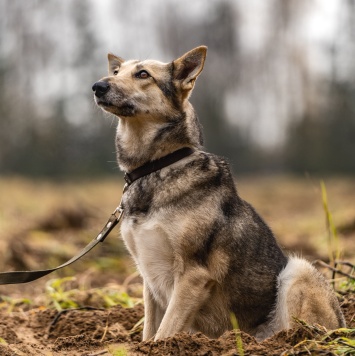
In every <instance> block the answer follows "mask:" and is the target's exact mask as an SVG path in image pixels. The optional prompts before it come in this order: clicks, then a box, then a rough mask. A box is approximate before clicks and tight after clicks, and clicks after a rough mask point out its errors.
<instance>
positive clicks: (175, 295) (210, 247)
mask: <svg viewBox="0 0 355 356" xmlns="http://www.w3.org/2000/svg"><path fill="white" fill-rule="evenodd" d="M206 54H207V47H205V46H200V47H197V48H195V49H193V50H191V51H189V52H187V53H185V54H184V55H183V56H181V57H180V58H178V59H176V60H174V61H172V62H170V63H162V62H159V61H155V60H144V61H139V60H128V61H125V60H123V59H122V58H120V57H117V56H115V55H113V54H109V55H108V62H109V74H108V76H106V77H104V78H102V79H100V81H98V82H96V83H95V84H94V86H93V88H92V89H93V91H94V92H95V94H94V97H95V101H96V103H97V105H98V106H99V107H101V108H102V109H103V110H104V111H106V112H108V113H111V114H113V115H115V116H117V117H118V126H117V134H116V148H117V161H118V165H119V167H120V168H121V170H123V171H124V172H127V174H128V176H129V175H130V173H131V172H137V171H142V170H143V171H144V170H146V169H147V167H148V168H152V167H153V168H152V169H151V170H149V169H148V172H146V173H145V175H143V176H142V175H138V178H137V177H136V178H135V180H134V181H133V182H132V181H128V183H129V186H128V188H127V189H125V191H124V194H123V198H122V207H123V209H124V213H123V219H122V223H121V235H122V237H123V240H124V242H125V245H126V247H127V248H128V250H129V252H130V254H131V255H132V256H133V259H134V261H135V263H136V265H137V268H138V270H139V272H140V274H141V275H142V278H143V284H144V290H143V292H144V306H145V320H144V328H143V339H144V340H148V339H153V338H154V339H155V340H158V339H163V338H166V337H169V336H172V335H174V334H176V333H178V332H182V331H186V332H191V333H193V332H202V333H204V334H205V335H207V336H208V337H211V338H217V337H219V336H220V335H221V334H223V333H224V332H225V331H226V330H230V329H232V323H231V315H232V313H234V314H235V316H236V318H237V320H238V324H239V327H240V329H241V330H243V331H245V332H247V333H249V334H250V335H253V336H255V337H256V338H257V339H258V340H263V339H265V338H267V337H269V336H271V335H273V334H274V333H276V332H278V331H280V330H283V329H288V328H291V327H292V326H293V325H294V323H295V321H294V318H298V319H302V320H304V321H306V322H308V323H318V324H321V325H324V326H325V327H326V328H329V329H336V328H339V327H344V326H345V321H344V317H343V315H342V312H341V310H340V306H339V303H338V300H337V298H336V296H335V294H334V292H333V291H332V289H331V287H330V286H329V284H328V283H327V281H326V280H325V278H324V277H323V276H322V275H321V273H319V272H318V271H317V270H316V269H315V268H314V267H313V266H312V265H311V264H310V263H308V262H307V261H305V260H303V259H301V258H298V257H294V256H291V257H286V255H285V254H284V253H283V252H282V250H281V248H280V247H279V246H278V244H277V242H276V239H275V237H274V235H273V233H272V232H271V230H270V228H269V227H268V226H267V225H266V223H265V222H264V221H263V220H262V218H261V217H260V216H259V215H258V214H257V213H256V211H255V210H254V209H253V207H252V206H251V205H250V204H248V203H247V202H245V201H244V200H242V199H241V198H240V197H239V195H238V193H237V190H236V186H235V183H234V181H233V176H232V174H231V171H230V168H229V165H228V163H227V162H226V161H225V160H224V159H223V158H221V157H218V156H216V155H214V154H211V153H208V152H206V151H205V150H204V149H203V135H202V128H201V125H200V123H199V121H198V118H197V115H196V113H195V111H194V108H193V107H192V105H191V103H190V102H189V97H190V95H191V92H192V90H193V88H194V85H195V82H196V79H197V77H198V76H199V75H200V73H201V71H202V69H203V67H204V62H205V59H206ZM211 85H213V84H212V83H211ZM183 150H187V152H185V153H184V154H183V157H175V156H176V155H177V154H176V152H181V151H183ZM172 156H173V158H175V159H174V160H173V161H171V159H170V158H171V157H172ZM164 161H167V162H165V163H164ZM162 162H163V164H162ZM154 166H155V168H154ZM142 167H143V168H142Z"/></svg>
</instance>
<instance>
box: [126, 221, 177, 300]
mask: <svg viewBox="0 0 355 356" xmlns="http://www.w3.org/2000/svg"><path fill="white" fill-rule="evenodd" d="M121 234H122V238H123V240H124V242H125V244H126V246H127V248H128V250H129V252H130V253H131V255H132V256H133V258H134V260H135V262H136V264H137V266H138V269H139V271H140V273H141V275H142V277H143V279H144V281H145V283H147V284H148V286H149V288H150V291H151V292H152V293H153V295H154V297H155V299H156V300H157V301H158V302H159V303H160V304H161V306H162V307H164V306H166V305H167V304H168V302H169V300H170V297H171V294H172V289H173V283H174V277H173V276H174V249H173V243H172V240H171V238H172V237H171V235H170V234H169V231H167V229H166V228H165V227H164V223H163V221H162V220H161V219H159V218H158V217H154V216H153V217H150V218H149V220H148V219H145V218H139V219H137V218H133V217H126V218H125V219H124V220H123V222H122V225H121Z"/></svg>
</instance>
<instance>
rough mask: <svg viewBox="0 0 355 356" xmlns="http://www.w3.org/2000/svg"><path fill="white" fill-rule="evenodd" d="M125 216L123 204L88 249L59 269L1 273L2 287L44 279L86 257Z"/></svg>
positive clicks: (0, 282)
mask: <svg viewBox="0 0 355 356" xmlns="http://www.w3.org/2000/svg"><path fill="white" fill-rule="evenodd" d="M122 215H123V208H122V204H120V205H119V206H118V207H117V208H116V209H115V211H114V212H113V213H112V214H111V216H110V218H109V219H108V220H107V223H106V224H105V226H104V227H103V228H102V230H101V231H100V233H99V234H98V235H97V237H95V238H94V239H93V240H92V241H91V242H90V243H89V244H88V245H86V247H84V248H83V249H82V250H81V251H80V252H79V253H78V254H77V255H76V256H74V257H73V258H71V259H70V260H69V261H67V262H65V263H63V264H61V265H60V266H58V267H55V268H51V269H44V270H37V271H13V272H1V273H0V285H3V284H20V283H27V282H32V281H34V280H36V279H38V278H41V277H44V276H46V275H47V274H49V273H52V272H54V271H56V270H58V269H61V268H63V267H67V266H69V265H71V264H72V263H74V262H75V261H77V260H78V259H79V258H81V257H83V256H84V255H86V254H87V253H88V252H89V251H90V250H92V249H93V248H94V247H95V246H96V245H97V244H99V243H100V242H103V241H104V240H105V238H106V237H107V236H108V234H109V233H110V232H111V231H112V229H113V228H114V227H115V226H116V225H117V224H118V223H119V221H120V220H121V217H122Z"/></svg>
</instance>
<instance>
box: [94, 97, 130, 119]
mask: <svg viewBox="0 0 355 356" xmlns="http://www.w3.org/2000/svg"><path fill="white" fill-rule="evenodd" d="M96 104H97V105H98V106H100V107H101V108H102V109H103V110H105V111H108V112H110V113H111V114H114V115H117V116H134V114H135V107H134V105H133V104H131V103H128V102H123V103H121V104H120V105H115V104H113V103H112V102H110V101H106V100H102V99H101V98H100V99H98V98H96Z"/></svg>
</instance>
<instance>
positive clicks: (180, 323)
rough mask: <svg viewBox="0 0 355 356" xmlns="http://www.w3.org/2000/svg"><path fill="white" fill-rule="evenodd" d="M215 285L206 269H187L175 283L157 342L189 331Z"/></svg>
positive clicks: (156, 337) (157, 335)
mask: <svg viewBox="0 0 355 356" xmlns="http://www.w3.org/2000/svg"><path fill="white" fill-rule="evenodd" d="M213 284H214V281H213V279H212V278H211V276H210V273H209V271H208V270H207V269H206V268H204V267H190V268H186V269H185V271H184V273H183V274H182V275H181V276H179V277H177V279H176V281H174V291H173V294H172V297H171V299H170V302H169V305H168V308H167V309H166V312H165V315H164V317H163V320H162V322H161V324H160V326H159V329H158V332H157V334H156V336H155V340H158V339H163V338H166V337H168V336H172V335H174V334H175V333H178V332H180V331H188V330H189V329H190V327H191V325H192V323H193V321H194V319H195V316H196V313H197V312H198V311H199V309H200V308H201V307H202V305H203V304H204V303H205V301H206V300H207V299H208V297H209V295H210V291H211V288H212V286H213Z"/></svg>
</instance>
